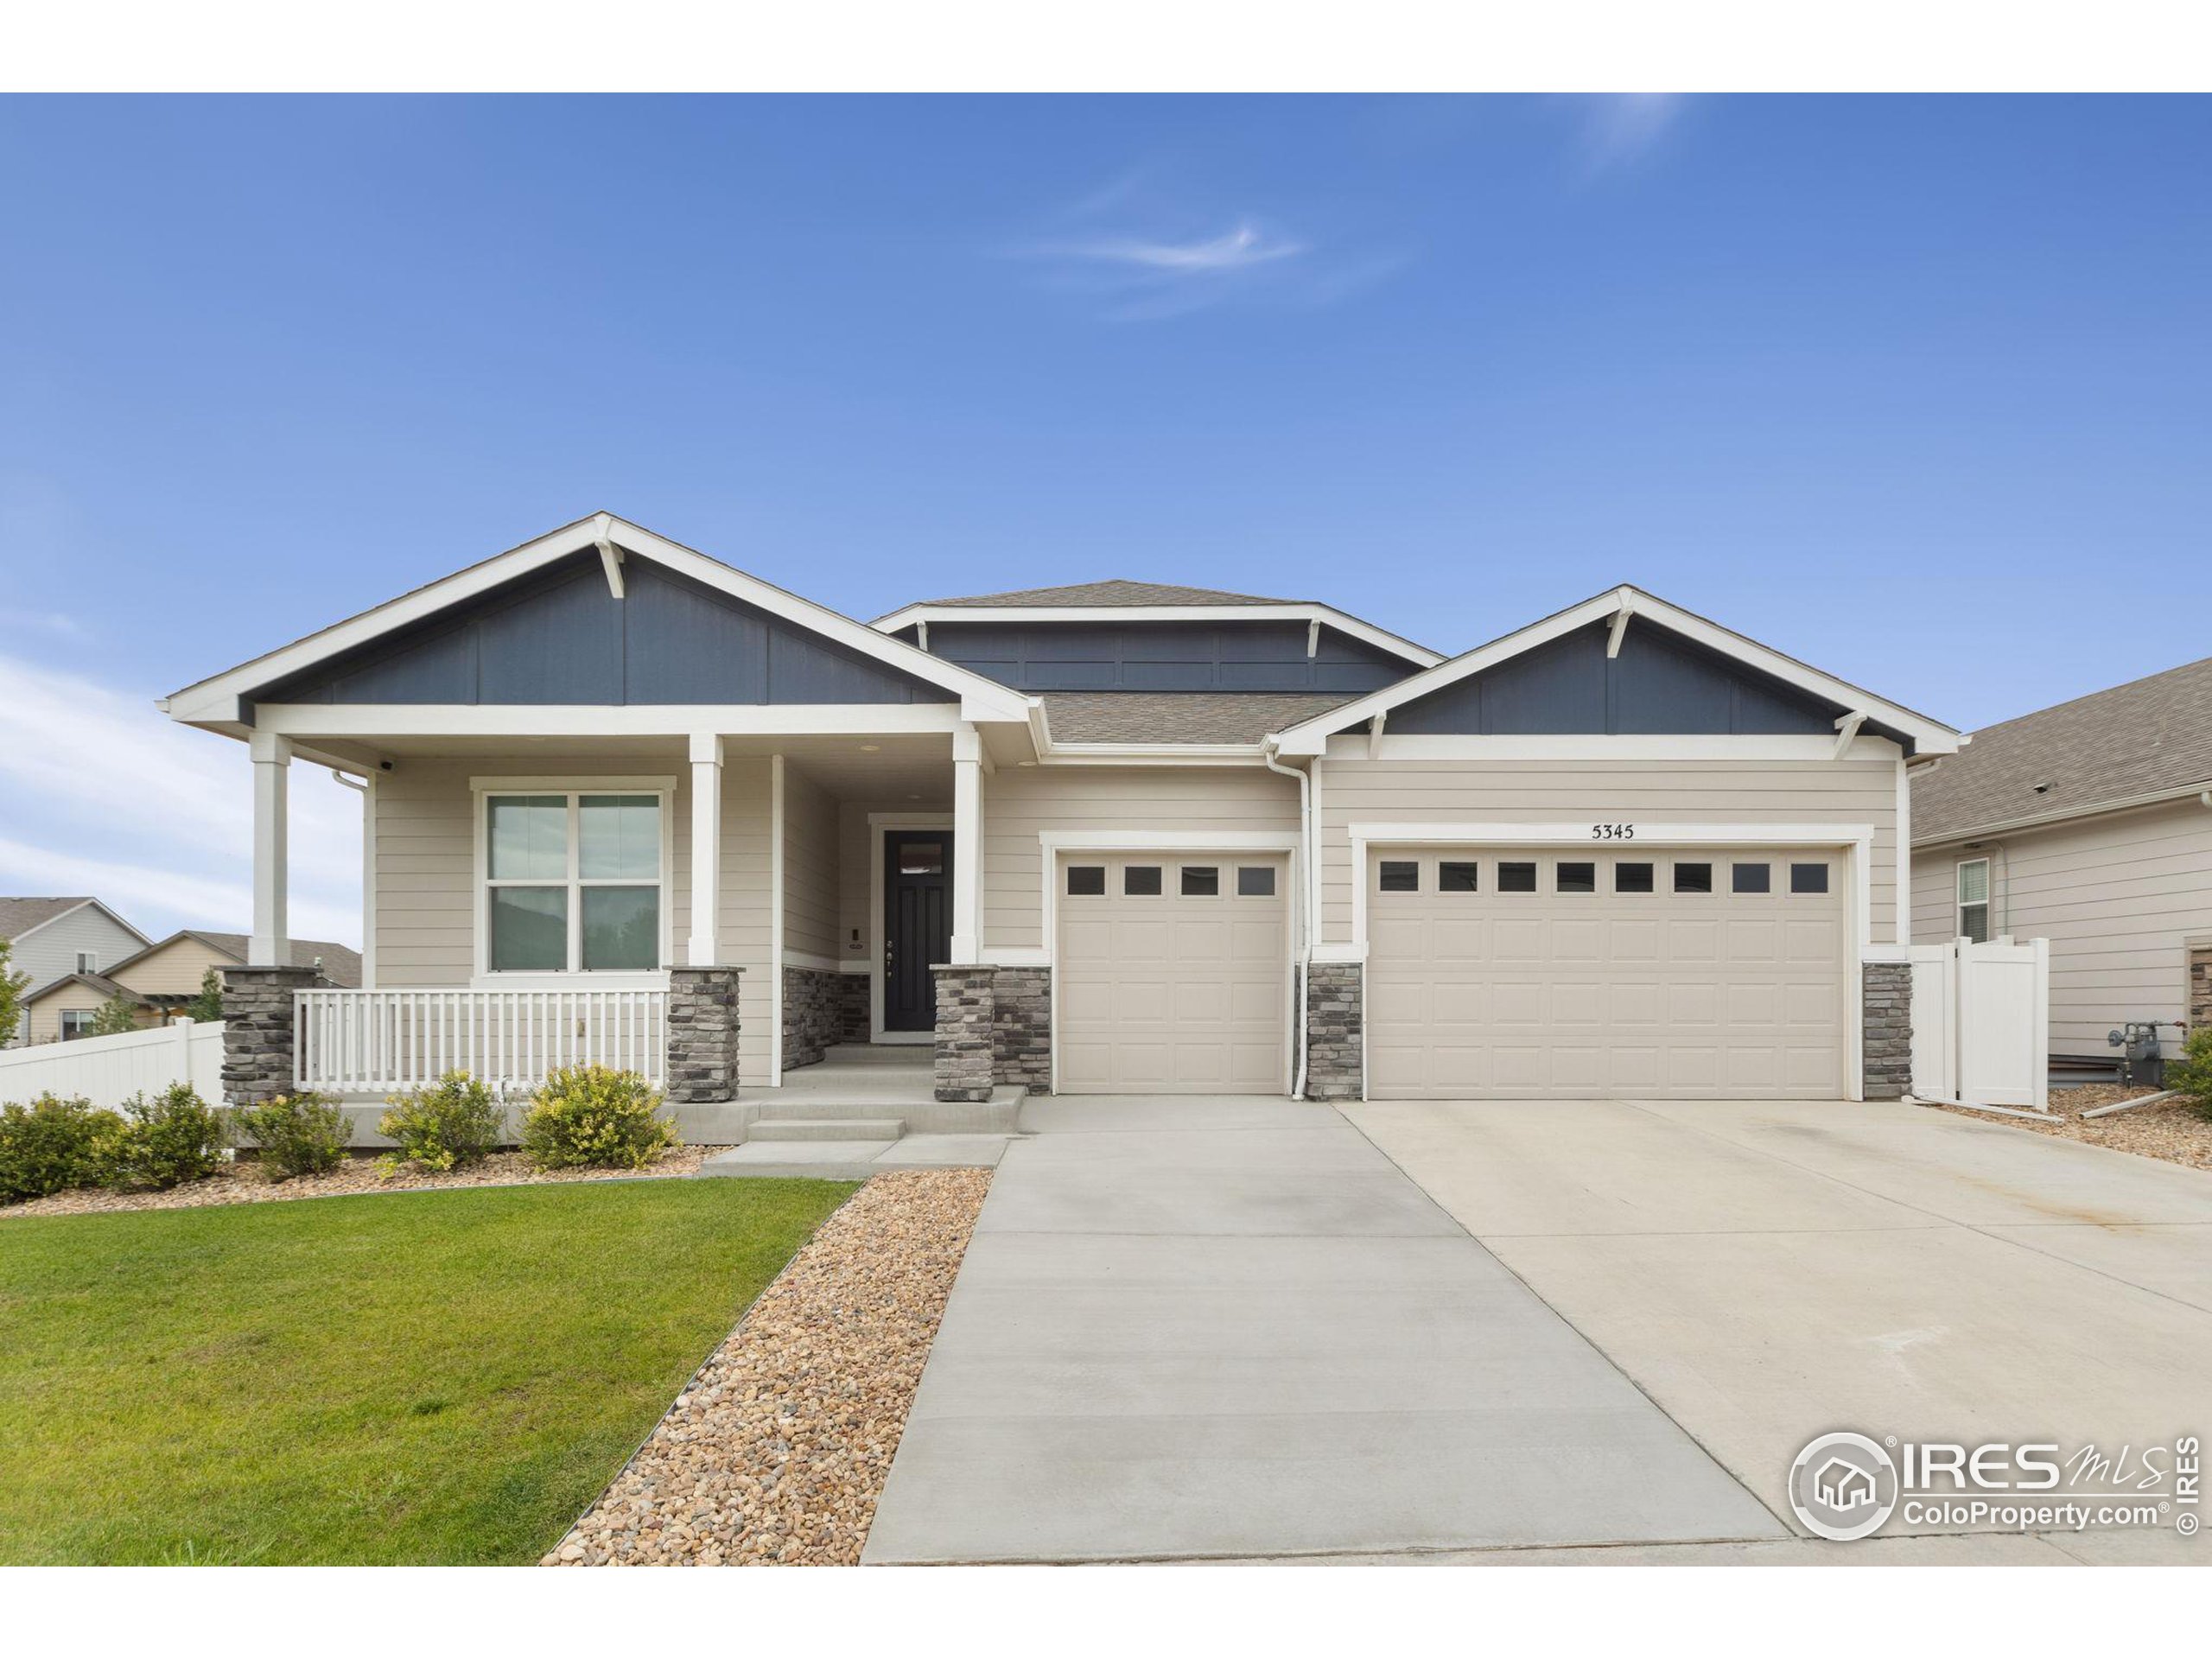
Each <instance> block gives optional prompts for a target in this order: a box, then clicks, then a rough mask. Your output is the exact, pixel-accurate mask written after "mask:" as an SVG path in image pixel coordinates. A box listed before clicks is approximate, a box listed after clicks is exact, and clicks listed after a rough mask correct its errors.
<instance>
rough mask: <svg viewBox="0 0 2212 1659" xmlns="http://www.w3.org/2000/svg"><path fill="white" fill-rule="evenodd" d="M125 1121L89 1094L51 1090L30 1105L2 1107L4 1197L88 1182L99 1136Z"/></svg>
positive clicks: (0, 1190)
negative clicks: (59, 1094)
mask: <svg viewBox="0 0 2212 1659" xmlns="http://www.w3.org/2000/svg"><path fill="white" fill-rule="evenodd" d="M121 1122H123V1120H122V1119H121V1118H119V1117H118V1116H116V1115H115V1114H114V1113H113V1112H109V1111H102V1110H100V1109H98V1108H96V1107H94V1106H93V1104H92V1102H90V1101H89V1100H57V1099H56V1098H55V1097H54V1096H52V1095H41V1096H39V1097H38V1098H37V1099H36V1100H35V1101H33V1102H32V1103H30V1104H29V1105H28V1106H6V1107H0V1203H7V1204H19V1203H21V1202H22V1200H23V1199H25V1198H44V1197H46V1195H47V1194H48V1193H49V1192H60V1191H61V1190H62V1189H63V1188H64V1187H70V1186H82V1185H85V1184H86V1183H87V1182H88V1181H90V1180H92V1179H93V1177H94V1172H95V1166H94V1161H93V1159H94V1153H93V1147H94V1144H95V1142H97V1141H99V1140H101V1139H102V1138H103V1137H105V1135H109V1134H111V1133H112V1132H113V1130H114V1128H116V1127H117V1126H118V1125H120V1124H121Z"/></svg>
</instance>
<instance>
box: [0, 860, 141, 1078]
mask: <svg viewBox="0 0 2212 1659" xmlns="http://www.w3.org/2000/svg"><path fill="white" fill-rule="evenodd" d="M0 939H4V940H6V941H7V944H8V947H9V949H8V971H9V972H10V973H16V974H21V975H22V976H24V978H25V979H27V980H28V981H29V989H30V990H33V991H35V990H38V989H40V988H41V987H45V986H48V985H51V984H53V983H54V982H55V981H57V980H60V979H63V978H65V977H67V976H69V975H72V974H98V973H101V972H104V971H105V970H106V969H109V968H111V967H113V966H114V965H115V964H116V963H118V962H121V961H122V960H123V959H124V957H131V956H136V955H137V953H138V952H139V951H141V950H144V949H145V948H146V945H147V943H148V941H147V938H146V936H145V935H144V934H143V933H141V932H140V931H138V930H137V928H135V927H133V926H131V925H130V923H128V922H126V921H124V919H123V918H122V917H120V916H118V915H117V914H116V913H115V912H114V911H112V910H111V909H109V908H108V906H105V905H104V904H102V903H101V902H100V901H99V899H94V898H92V897H91V896H89V895H87V894H83V893H79V894H78V895H76V896H75V897H73V898H66V899H48V898H35V899H30V898H26V899H0ZM29 1040H30V1032H29V1021H28V1020H26V1021H25V1022H24V1023H23V1024H22V1026H19V1027H17V1028H16V1034H15V1038H14V1041H13V1045H12V1046H16V1047H20V1046H22V1045H23V1044H24V1043H26V1042H29Z"/></svg>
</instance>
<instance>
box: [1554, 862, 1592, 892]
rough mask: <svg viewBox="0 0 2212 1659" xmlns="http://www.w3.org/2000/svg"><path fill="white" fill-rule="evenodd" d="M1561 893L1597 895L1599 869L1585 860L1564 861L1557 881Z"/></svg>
mask: <svg viewBox="0 0 2212 1659" xmlns="http://www.w3.org/2000/svg"><path fill="white" fill-rule="evenodd" d="M1556 887H1557V891H1559V892H1560V893H1595V892H1597V891H1598V867H1597V866H1596V865H1595V864H1593V863H1590V862H1587V861H1583V860H1580V859H1575V860H1568V861H1562V862H1561V863H1560V866H1559V870H1558V875H1557V879H1556Z"/></svg>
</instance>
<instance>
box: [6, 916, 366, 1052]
mask: <svg viewBox="0 0 2212 1659" xmlns="http://www.w3.org/2000/svg"><path fill="white" fill-rule="evenodd" d="M245 958H246V936H245V934H243V933H211V932H207V931H205V930H203V929H200V928H187V929H185V930H184V931H181V932H178V933H172V934H170V935H169V937H168V938H166V939H163V940H162V942H161V943H160V944H149V945H148V946H146V947H145V948H144V949H143V950H138V951H137V952H135V953H133V954H132V955H130V956H128V957H124V959H123V960H122V961H120V962H118V963H116V964H115V965H114V966H113V967H112V968H111V969H108V970H107V972H105V973H104V974H100V973H89V972H88V973H72V974H64V975H63V976H61V977H60V978H59V979H57V980H54V981H52V982H48V984H46V985H43V986H41V987H40V988H37V989H36V990H34V991H32V992H31V993H30V994H29V995H28V996H27V997H25V998H24V1014H25V1020H24V1024H25V1027H26V1029H27V1031H28V1033H29V1040H30V1041H32V1042H34V1043H51V1042H58V1041H63V1040H66V1039H69V1038H72V1037H81V1036H83V1035H85V1034H86V1033H87V1032H88V1031H90V1030H91V1028H92V1017H93V1015H95V1014H98V1013H99V1009H100V1007H101V1005H102V1004H103V1003H105V1002H108V1001H112V1000H113V999H114V998H116V997H118V996H120V997H124V998H125V999H127V1000H128V1001H130V1003H131V1004H132V1005H133V1007H135V1008H136V1009H137V1016H138V1023H139V1024H140V1025H142V1026H158V1025H163V1024H166V1023H167V1022H168V1020H171V1019H173V1018H174V1017H175V1015H176V1014H177V1012H178V1010H180V1009H181V1008H182V1007H184V1006H185V1004H187V1003H188V1002H190V1001H192V1000H193V999H194V997H196V996H198V995H200V982H201V981H202V980H203V979H204V978H205V976H206V975H207V970H208V969H210V968H213V969H224V968H233V967H238V966H240V965H242V964H243V963H245ZM287 959H288V960H289V962H291V963H294V964H296V965H297V966H300V967H302V968H312V969H318V970H319V971H320V972H321V975H322V976H323V977H324V978H326V979H327V980H328V981H329V982H331V983H332V984H334V985H340V986H359V984H360V982H361V959H360V957H359V954H358V953H356V952H355V951H354V950H352V949H350V948H349V947H347V946H346V945H342V944H331V943H330V942H328V941H327V940H322V939H295V940H293V941H292V944H291V950H290V954H289V957H288V958H287Z"/></svg>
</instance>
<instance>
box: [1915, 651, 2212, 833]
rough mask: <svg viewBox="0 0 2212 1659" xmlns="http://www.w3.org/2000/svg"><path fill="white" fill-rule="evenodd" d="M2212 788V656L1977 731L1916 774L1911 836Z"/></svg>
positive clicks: (2056, 815) (2028, 820) (1980, 827)
mask: <svg viewBox="0 0 2212 1659" xmlns="http://www.w3.org/2000/svg"><path fill="white" fill-rule="evenodd" d="M2206 785H2212V657H2208V658H2205V659H2204V660H2202V662H2196V663H2187V664H2183V666H2181V667H2179V668H2170V669H2168V670H2167V671H2165V672H2164V673H2163V674H2153V675H2151V676H2150V677H2148V678H2145V679H2140V680H2130V681H2129V682H2128V683H2126V685H2116V686H2113V688H2112V689H2111V690H2108V691H2094V692H2092V693H2090V694H2089V695H2088V696H2086V697H2076V698H2075V699H2074V701H2073V702H2062V703H2059V704H2058V705H2057V706H2056V707H2055V708H2050V709H2038V710H2037V711H2036V712H2035V713H2034V714H2032V715H2021V716H2020V717H2019V718H2018V720H2008V721H2005V722H2004V723H2003V724H2002V725H1998V726H1992V727H1989V728H1986V730H1983V731H1979V732H1976V733H1975V734H1974V741H1973V742H1972V743H1971V744H1970V745H1968V746H1967V747H1966V748H1964V749H1962V750H1961V751H1960V752H1959V753H1956V754H1955V755H1950V756H1948V757H1947V758H1946V759H1945V760H1943V761H1942V763H1941V764H1940V765H1938V766H1932V767H1929V768H1927V769H1925V770H1923V771H1921V772H1916V773H1914V775H1913V779H1912V838H1913V840H1914V841H1915V842H1932V841H1948V840H1955V839H1956V838H1958V837H1960V836H1968V835H1973V834H1974V833H1976V832H1977V831H1983V830H1991V829H2002V828H2007V827H2010V826H2012V825H2014V824H2024V823H2039V822H2043V821H2045V820H2052V819H2058V818H2067V817H2075V816H2076V815H2077V814H2080V813H2083V812H2094V811H2099V810H2108V809H2110V808H2112V807H2115V806H2122V805H2126V804H2131V803H2133V802H2137V801H2142V800H2145V799H2157V798H2159V797H2160V796H2164V795H2181V794H2187V793H2189V792H2190V791H2195V790H2197V789H2200V788H2202V787H2204V786H2206Z"/></svg>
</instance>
